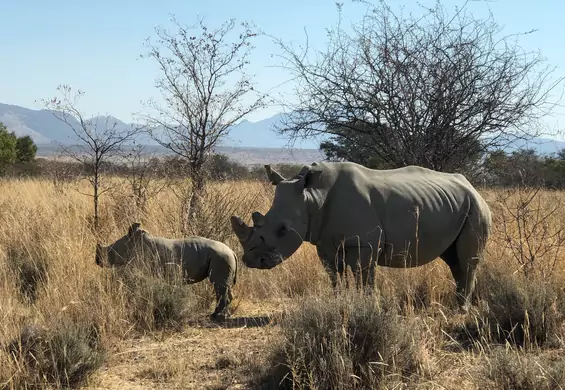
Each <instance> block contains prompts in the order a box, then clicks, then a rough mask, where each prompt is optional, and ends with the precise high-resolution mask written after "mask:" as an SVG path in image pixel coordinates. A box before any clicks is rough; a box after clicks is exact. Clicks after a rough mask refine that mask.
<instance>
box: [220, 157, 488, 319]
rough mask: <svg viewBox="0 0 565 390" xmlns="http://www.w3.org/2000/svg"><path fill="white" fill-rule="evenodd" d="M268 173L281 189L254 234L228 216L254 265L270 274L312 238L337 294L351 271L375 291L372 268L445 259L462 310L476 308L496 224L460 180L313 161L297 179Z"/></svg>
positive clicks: (418, 170)
mask: <svg viewBox="0 0 565 390" xmlns="http://www.w3.org/2000/svg"><path fill="white" fill-rule="evenodd" d="M265 169H266V170H267V176H268V178H269V180H270V181H271V183H272V184H273V185H275V186H276V190H275V197H274V200H273V203H272V205H271V208H270V209H269V211H268V212H267V214H266V215H262V214H261V213H259V212H254V213H253V214H252V219H253V226H252V227H250V226H247V225H246V224H245V223H244V222H243V220H242V219H241V218H240V217H238V216H232V217H231V223H232V229H233V230H234V232H235V234H236V235H237V237H238V239H239V241H240V243H241V245H242V247H243V251H244V254H243V258H242V260H243V263H244V264H246V265H247V266H248V267H250V268H259V269H270V268H273V267H275V266H277V265H278V264H280V263H282V262H283V261H284V260H286V259H287V258H288V257H290V256H291V255H292V254H293V253H294V252H295V251H296V250H297V249H298V248H299V247H300V245H301V244H302V242H304V241H307V242H310V243H312V244H313V245H315V246H316V248H317V252H318V255H319V257H320V259H321V261H322V263H323V264H324V266H325V268H326V270H327V271H328V273H329V275H330V277H331V280H332V284H333V286H334V289H335V288H336V287H337V277H338V274H339V276H340V277H341V276H342V275H343V272H344V270H345V268H346V267H347V266H349V267H351V269H352V271H353V272H354V274H355V275H356V277H357V283H359V281H360V280H361V281H362V283H363V287H366V286H367V285H368V286H369V287H370V289H369V291H372V290H373V287H374V267H375V264H378V265H381V266H386V267H393V268H404V267H417V266H421V265H424V264H427V263H429V262H431V261H432V260H434V259H436V258H438V257H440V258H441V259H443V260H444V261H445V262H446V263H447V265H448V266H449V268H450V270H451V273H452V275H453V278H454V279H455V282H456V292H457V299H458V303H459V305H460V307H461V308H462V309H463V310H465V311H467V310H468V309H469V306H470V297H471V294H472V292H473V290H474V288H475V274H476V268H477V265H478V263H479V262H480V261H481V260H482V259H483V257H484V253H485V245H486V241H487V240H488V238H489V236H490V232H491V223H492V222H491V212H490V209H489V207H488V205H487V203H486V202H485V200H484V199H483V198H482V197H481V195H480V194H479V193H478V192H477V191H476V190H475V188H474V187H473V186H472V185H471V184H470V183H469V182H468V181H467V179H466V178H465V177H464V176H463V175H460V174H450V173H441V172H436V171H433V170H429V169H426V168H422V167H417V166H408V167H404V168H399V169H390V170H373V169H369V168H365V167H363V166H361V165H358V164H355V163H351V162H339V163H338V162H327V163H326V162H324V163H318V164H317V163H313V164H312V165H311V166H304V167H303V168H302V170H301V171H300V173H299V174H297V175H296V176H295V177H293V178H291V179H285V178H284V177H282V176H281V175H280V174H279V173H277V172H275V171H274V170H272V169H271V168H270V166H268V165H266V166H265Z"/></svg>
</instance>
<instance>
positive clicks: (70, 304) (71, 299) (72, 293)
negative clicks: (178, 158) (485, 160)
mask: <svg viewBox="0 0 565 390" xmlns="http://www.w3.org/2000/svg"><path fill="white" fill-rule="evenodd" d="M88 191H89V189H88V187H87V186H86V185H85V184H82V183H71V184H70V185H68V186H66V187H65V188H63V189H61V188H60V187H58V186H56V185H55V184H53V183H52V182H50V181H47V180H5V181H1V182H0V316H1V322H0V344H1V345H2V348H3V350H2V351H0V388H9V389H11V388H43V387H47V386H61V385H64V384H65V383H71V382H73V381H74V382H76V383H84V381H85V380H86V381H87V380H88V375H89V374H90V373H91V372H94V371H95V370H96V367H97V366H98V364H99V361H102V360H103V359H104V356H105V355H106V354H107V353H109V352H108V351H109V350H110V349H109V347H110V346H112V345H114V344H115V343H119V342H120V341H121V340H124V339H128V338H129V337H132V335H134V334H136V333H139V332H152V331H156V323H155V322H154V321H153V322H152V320H150V319H149V320H148V319H147V318H148V317H151V315H152V314H151V313H149V312H144V310H146V311H147V310H157V309H158V308H157V309H156V308H155V307H152V306H151V305H144V304H140V305H135V304H132V300H133V299H134V295H135V294H141V293H143V291H142V290H141V289H144V288H145V289H149V290H151V292H150V294H152V295H151V297H153V295H155V294H157V292H156V291H161V292H159V294H165V295H164V297H163V298H162V299H164V301H158V300H156V301H154V302H165V301H166V304H173V305H174V304H176V303H175V302H179V301H180V300H183V299H186V300H187V301H190V302H188V303H187V306H186V307H183V309H182V310H184V311H183V312H182V316H181V318H184V319H186V318H191V317H198V318H203V317H204V316H205V315H206V314H208V313H209V312H210V310H211V309H212V307H213V306H212V305H213V303H214V302H213V300H212V296H213V294H212V288H211V286H210V285H209V284H208V283H207V282H202V283H199V284H196V285H192V286H185V287H179V288H182V289H184V290H183V291H184V292H183V293H182V294H180V295H178V296H173V295H174V294H176V293H173V292H167V291H165V290H162V286H161V287H159V286H160V285H159V286H157V287H155V288H154V287H143V286H142V285H144V286H145V284H143V283H141V282H140V280H141V279H136V280H137V282H135V283H136V284H135V285H132V284H128V282H127V280H125V279H120V278H118V277H117V276H116V275H115V272H114V271H111V270H108V269H101V268H99V267H98V266H97V265H96V264H95V261H94V251H95V244H96V242H97V241H101V242H103V243H108V242H112V241H114V240H116V239H118V238H119V237H121V236H122V235H124V234H125V232H126V231H127V228H128V226H129V225H130V224H131V223H132V222H141V223H142V225H143V227H144V228H145V229H146V230H148V231H150V232H151V233H152V234H155V235H162V236H166V237H179V236H180V231H181V226H182V221H181V219H180V214H179V210H181V205H180V202H179V199H178V197H176V196H175V195H174V193H173V191H171V190H166V191H163V192H162V193H160V194H159V195H158V196H157V197H155V198H153V199H151V200H150V202H149V205H148V207H147V209H146V210H144V211H143V212H142V211H141V210H137V209H135V206H134V203H133V202H132V198H131V194H130V193H129V192H128V188H127V186H125V185H124V186H118V187H116V188H115V190H113V191H110V192H108V193H106V194H105V195H104V196H103V197H102V199H101V208H100V209H101V215H100V226H101V228H100V233H99V235H98V236H95V235H94V234H93V232H92V231H93V230H92V227H91V224H92V207H91V198H90V197H89V196H86V195H84V194H83V193H88ZM481 192H482V193H483V195H484V196H485V198H486V199H487V202H488V203H489V204H490V206H491V208H492V211H493V218H494V219H493V225H494V226H493V237H492V239H491V240H490V242H489V244H488V251H487V259H486V261H485V263H484V264H482V265H481V275H484V274H485V272H487V271H488V272H490V273H496V272H500V274H502V275H505V276H508V277H511V278H514V279H513V280H514V281H516V283H518V284H519V285H522V286H524V285H526V284H528V285H532V284H535V283H542V282H543V283H545V282H547V281H550V282H551V283H553V284H554V285H558V284H559V283H563V281H564V272H565V267H564V261H565V248H564V247H565V234H562V232H563V229H564V227H565V207H563V206H564V205H565V193H561V192H553V191H536V192H534V191H533V190H528V189H520V190H488V189H483V190H481ZM272 196H273V189H272V187H271V186H270V185H266V184H265V183H261V182H222V183H213V184H211V185H210V187H209V189H208V193H207V195H206V198H205V201H204V209H203V210H204V211H203V215H202V216H201V218H200V221H199V232H200V233H201V234H202V235H205V236H207V237H209V238H212V239H217V240H220V241H223V242H225V243H226V244H228V245H229V246H230V247H231V248H233V249H234V250H235V251H236V253H237V254H238V255H240V256H241V248H240V245H239V243H238V242H237V239H236V238H235V236H234V235H233V234H232V232H231V228H230V223H229V217H230V215H232V214H238V215H241V216H242V217H243V218H245V219H247V220H249V218H250V214H251V211H254V210H258V211H261V212H266V210H267V209H268V208H269V205H270V202H271V199H272ZM202 221H204V223H203V222H202ZM189 222H190V221H189ZM189 224H190V223H189ZM377 272H378V274H377V277H376V280H377V284H378V289H379V291H380V294H381V296H383V297H389V298H391V299H392V298H394V299H395V300H396V301H397V302H398V308H399V313H401V314H402V315H404V316H408V317H410V318H412V319H414V318H419V317H418V316H424V315H425V316H428V318H431V319H433V321H420V325H422V326H424V325H425V326H424V331H423V333H424V334H426V335H427V336H426V337H427V340H428V341H427V342H425V343H424V344H426V348H427V352H426V353H428V354H429V356H435V357H433V358H428V359H429V360H430V361H431V360H433V361H435V362H436V363H435V364H436V366H437V367H436V368H437V369H440V368H439V367H440V366H442V364H440V363H439V360H441V356H444V355H445V353H446V352H445V351H443V352H438V349H441V348H440V347H439V345H440V344H441V345H442V348H443V347H445V345H447V344H449V343H453V342H454V336H453V335H449V336H447V333H446V332H445V330H444V329H447V328H448V327H449V326H456V325H457V324H456V322H457V321H458V320H452V319H453V318H455V317H456V316H455V314H453V313H455V309H454V308H453V307H454V304H453V303H454V299H453V293H454V283H453V280H452V278H451V275H450V273H449V270H448V268H447V266H446V265H445V264H443V262H441V261H435V262H432V263H431V264H429V265H426V266H422V267H419V268H415V269H409V270H390V269H384V268H379V269H378V271H377ZM481 277H482V276H481ZM489 280H490V279H488V278H486V277H482V279H481V280H479V282H478V286H477V289H478V295H480V296H481V297H484V296H485V295H486V294H487V293H488V291H489V289H490V288H491V287H492V286H491V285H489V283H492V281H491V282H489ZM163 288H164V287H163ZM136 289H137V290H136ZM132 291H133V292H132ZM163 291H165V292H163ZM145 292H147V291H145ZM132 294H134V295H132ZM167 294H169V295H167ZM234 295H235V302H234V303H233V307H234V308H235V309H236V310H235V313H234V315H235V316H238V315H244V314H245V313H242V312H238V307H239V306H241V305H242V304H244V306H245V305H247V306H250V305H254V306H256V307H260V306H264V307H269V308H272V307H279V308H295V309H298V310H301V308H304V307H310V306H312V302H319V305H322V306H323V305H326V306H327V305H331V304H330V303H328V301H327V299H330V298H331V297H332V296H333V293H332V290H331V287H330V283H329V278H328V277H327V275H326V273H325V271H324V270H323V268H322V267H321V264H320V262H319V260H318V258H317V255H316V251H315V249H314V248H313V247H312V246H311V245H309V244H305V245H303V246H302V247H301V248H300V249H299V251H298V252H297V253H296V254H295V255H293V256H292V258H291V259H289V260H288V261H287V262H285V264H283V265H281V266H279V267H276V268H275V269H272V270H270V271H261V270H252V269H248V268H246V267H244V266H243V265H242V264H240V267H239V274H238V281H237V285H236V286H235V289H234ZM143 299H144V300H147V299H148V298H147V296H143ZM151 299H152V298H151ZM155 299H157V298H155ZM159 299H161V298H159ZM171 302H172V303H171ZM159 304H160V305H164V304H165V303H159ZM308 305H310V306H308ZM528 307H529V306H528ZM151 308H152V309H151ZM182 310H181V311H182ZM187 311H188V314H187ZM438 313H439V314H438ZM442 316H443V317H444V318H445V320H440V319H439V318H440V317H442ZM483 317H485V316H483ZM483 317H481V318H480V321H479V320H476V321H475V322H476V323H477V324H479V322H480V323H483V322H484V321H483V322H481V321H482V320H483V319H484V318H483ZM487 317H488V316H487ZM387 318H388V317H387ZM477 318H479V317H477ZM142 319H143V321H142ZM153 320H154V318H153ZM141 322H143V323H141ZM294 324H295V325H293V326H296V322H294ZM423 324H424V325H423ZM181 325H182V326H188V325H186V324H185V323H183V324H181ZM448 325H449V326H448ZM479 325H480V324H479ZM479 325H478V328H481V326H479ZM483 325H484V324H483ZM281 326H283V325H281ZM467 328H468V327H467ZM467 328H465V329H466V332H467V333H468V332H469V331H468V329H467ZM483 328H484V326H483ZM33 331H37V332H43V331H45V336H43V337H44V339H46V340H48V343H47V344H46V346H45V347H44V350H43V353H44V355H45V356H44V359H45V361H46V362H43V363H41V362H39V363H38V362H35V363H33V362H32V363H29V362H27V363H26V361H25V359H24V358H23V357H22V356H19V355H17V354H10V353H8V352H7V350H6V348H5V347H6V346H7V344H8V343H9V342H10V341H12V340H20V343H19V344H21V345H23V344H24V342H23V341H21V340H22V337H23V338H25V332H33ZM408 331H409V330H408ZM489 331H490V332H492V331H493V330H492V329H491V328H489ZM22 332H24V336H22ZM58 332H59V333H58ZM61 332H62V333H61ZM65 332H66V333H65ZM69 332H70V333H69ZM73 332H74V333H73ZM57 335H59V336H60V337H61V338H64V337H67V338H68V339H69V340H70V341H68V342H69V343H71V344H72V343H75V344H77V343H78V346H76V349H77V351H78V352H76V353H77V354H78V355H80V354H81V353H84V355H85V357H84V358H83V357H81V356H82V355H80V356H78V357H77V358H76V359H75V360H76V362H75V361H68V362H67V363H61V362H59V360H61V359H63V360H64V359H65V358H67V359H71V358H69V357H65V356H63V357H61V355H57V354H56V353H55V352H53V351H52V349H53V348H55V346H56V345H63V346H64V347H65V348H67V347H68V345H67V344H65V342H67V341H65V340H64V339H63V340H61V339H57V338H56V336H57ZM481 337H483V338H484V337H486V336H484V333H483V336H481ZM440 339H441V340H443V341H441V343H439V341H437V340H440ZM54 340H55V341H54ZM57 340H58V341H57ZM73 340H74V341H73ZM434 340H436V341H437V342H436V341H434ZM489 340H491V341H492V340H494V338H491V339H489ZM56 342H58V343H59V344H55V343H56ZM81 342H82V343H83V344H84V345H86V346H87V347H88V348H90V349H89V351H87V352H84V351H82V349H84V348H87V347H83V346H82V345H83V344H80V343H81ZM438 343H439V344H438ZM21 345H20V347H21ZM73 345H74V344H73ZM287 347H288V346H287ZM65 348H63V349H65ZM81 348H82V349H81ZM266 348H267V346H266ZM482 348H483V351H484V344H483V346H482ZM286 349H287V350H288V348H286ZM81 351H82V352H81ZM57 353H59V352H57ZM61 353H62V354H63V355H64V353H63V352H61ZM418 353H419V354H420V355H421V354H422V352H421V351H420V352H418ZM434 354H435V355H434ZM14 355H16V356H15V357H14ZM493 356H494V355H493ZM90 358H92V359H93V360H92V361H87V362H85V361H84V360H85V359H86V360H88V359H90ZM38 359H39V358H38ZM81 359H82V360H81ZM96 359H99V360H96ZM40 363H41V364H44V365H45V366H46V367H48V368H43V369H38V368H37V367H38V364H40ZM287 363H288V361H287ZM428 363H429V362H428ZM34 364H35V365H34ZM65 364H66V365H65ZM501 364H502V363H501ZM90 367H91V368H90ZM504 367H505V369H507V370H508V367H507V366H504ZM528 367H530V366H528ZM416 371H418V370H416ZM420 371H422V370H420ZM420 371H418V372H420ZM424 371H426V370H424ZM534 371H535V370H534ZM344 372H345V371H344ZM422 375H423V374H422ZM424 376H425V375H424ZM438 377H441V375H439V376H438ZM297 378H298V377H297ZM422 378H424V377H422ZM485 378H491V379H490V380H491V382H492V383H499V382H500V381H499V382H496V378H498V377H497V376H496V375H494V376H491V377H489V376H488V375H486V374H485ZM492 378H494V379H492ZM314 379H315V378H314ZM423 380H424V381H425V382H426V383H430V378H429V377H426V378H424V379H423ZM493 381H494V382H493ZM447 382H449V381H447ZM447 382H446V383H447ZM492 383H491V384H492ZM500 383H501V382H500ZM536 383H537V382H536ZM538 384H539V383H538ZM501 386H502V385H501ZM344 388H347V386H345V387H344Z"/></svg>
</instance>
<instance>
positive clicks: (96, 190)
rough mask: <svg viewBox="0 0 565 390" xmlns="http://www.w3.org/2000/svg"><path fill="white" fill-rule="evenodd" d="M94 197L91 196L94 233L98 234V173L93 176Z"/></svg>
mask: <svg viewBox="0 0 565 390" xmlns="http://www.w3.org/2000/svg"><path fill="white" fill-rule="evenodd" d="M93 187H94V196H93V201H94V231H95V232H96V234H98V218H99V217H98V200H99V199H98V198H99V197H100V196H99V194H98V190H99V188H98V187H99V179H98V173H95V176H94V186H93Z"/></svg>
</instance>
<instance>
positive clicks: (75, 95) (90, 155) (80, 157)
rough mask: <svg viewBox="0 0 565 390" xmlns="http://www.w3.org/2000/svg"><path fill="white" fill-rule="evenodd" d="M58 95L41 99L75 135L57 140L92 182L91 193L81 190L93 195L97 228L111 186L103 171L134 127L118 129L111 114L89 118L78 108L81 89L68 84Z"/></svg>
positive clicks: (62, 87)
mask: <svg viewBox="0 0 565 390" xmlns="http://www.w3.org/2000/svg"><path fill="white" fill-rule="evenodd" d="M57 91H58V92H59V94H60V96H59V97H55V98H53V99H49V100H44V101H43V102H44V104H45V106H46V108H47V109H49V110H50V111H51V112H52V114H53V115H54V116H55V117H56V118H57V119H59V120H60V121H62V122H63V123H65V124H66V125H67V126H69V128H70V129H71V130H72V132H73V134H74V135H75V137H76V140H73V141H76V142H77V144H74V145H64V144H62V143H59V146H60V148H61V149H62V151H63V153H64V154H66V155H67V156H68V157H70V158H72V159H73V160H75V161H77V162H78V163H80V164H81V165H82V170H83V172H84V173H85V176H86V179H87V180H88V182H89V183H90V185H91V186H92V193H89V194H84V195H88V196H91V197H92V200H93V207H94V214H93V217H94V221H93V224H94V229H95V230H96V231H98V229H99V202H100V196H102V195H103V194H104V193H105V192H107V191H109V190H110V189H111V188H112V186H110V185H108V183H107V181H104V180H103V179H104V173H108V171H109V166H110V165H111V160H112V159H113V158H116V157H119V156H120V155H121V153H122V149H123V146H124V145H125V144H126V142H128V141H131V140H133V138H134V136H135V134H136V133H137V131H138V130H137V129H136V128H133V127H130V128H127V129H120V128H118V126H117V122H116V120H114V119H112V118H111V117H110V116H106V117H105V118H102V117H96V118H93V119H91V120H88V119H86V118H85V117H84V114H83V113H82V112H81V111H80V110H79V109H78V108H77V105H78V101H79V99H80V98H81V97H82V96H83V95H84V92H82V91H80V90H77V91H76V92H75V91H73V90H72V88H71V87H70V86H68V85H60V86H59V87H57Z"/></svg>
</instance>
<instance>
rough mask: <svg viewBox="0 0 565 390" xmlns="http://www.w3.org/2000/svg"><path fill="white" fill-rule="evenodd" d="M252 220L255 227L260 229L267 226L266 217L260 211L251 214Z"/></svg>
mask: <svg viewBox="0 0 565 390" xmlns="http://www.w3.org/2000/svg"><path fill="white" fill-rule="evenodd" d="M251 219H252V220H253V225H254V226H257V227H260V226H263V225H264V224H265V217H264V216H263V214H261V213H260V212H259V211H255V212H254V213H253V214H251Z"/></svg>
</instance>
